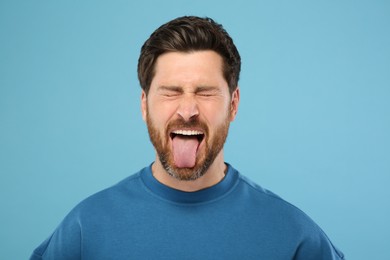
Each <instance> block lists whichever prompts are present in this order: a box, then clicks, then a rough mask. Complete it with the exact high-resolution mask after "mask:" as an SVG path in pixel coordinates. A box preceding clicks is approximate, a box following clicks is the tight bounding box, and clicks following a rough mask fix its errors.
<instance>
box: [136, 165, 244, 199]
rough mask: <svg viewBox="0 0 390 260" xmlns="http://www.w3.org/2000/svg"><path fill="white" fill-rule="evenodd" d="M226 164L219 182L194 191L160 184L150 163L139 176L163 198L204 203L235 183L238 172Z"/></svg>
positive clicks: (225, 191) (148, 187)
mask: <svg viewBox="0 0 390 260" xmlns="http://www.w3.org/2000/svg"><path fill="white" fill-rule="evenodd" d="M226 165H227V171H226V174H225V177H224V178H223V179H222V180H221V181H220V182H219V183H217V184H215V185H214V186H211V187H209V188H206V189H203V190H199V191H195V192H186V191H181V190H176V189H173V188H171V187H168V186H166V185H164V184H162V183H161V182H159V181H158V180H157V179H156V178H155V177H154V176H153V174H152V166H151V165H150V166H149V167H145V168H144V169H142V170H141V174H140V176H141V179H142V181H143V183H144V184H145V186H146V188H147V189H148V190H150V191H151V192H152V193H154V194H155V195H157V196H158V197H161V198H163V199H165V200H169V201H172V202H176V203H185V204H192V203H204V202H208V201H212V200H216V199H218V198H220V197H222V196H223V195H225V194H227V193H228V192H229V191H230V190H231V189H233V187H234V186H235V185H236V183H237V181H238V172H237V171H236V170H235V169H234V168H233V167H232V166H230V165H229V164H226Z"/></svg>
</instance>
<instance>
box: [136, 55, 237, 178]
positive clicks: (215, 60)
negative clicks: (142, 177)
mask: <svg viewBox="0 0 390 260" xmlns="http://www.w3.org/2000/svg"><path fill="white" fill-rule="evenodd" d="M222 62H223V61H222V57H221V56H220V55H219V54H217V53H216V52H214V51H195V52H190V53H183V52H170V53H166V54H163V55H161V56H160V57H159V58H158V59H157V62H156V67H155V76H154V78H153V80H152V82H151V86H150V90H149V93H148V95H147V96H146V94H145V93H144V92H143V94H142V112H143V118H144V120H146V122H147V126H148V131H149V135H150V139H151V141H152V143H153V145H154V147H155V149H156V152H157V155H158V157H159V160H160V162H161V164H162V166H163V167H164V169H165V171H167V172H168V173H169V174H170V175H171V176H173V177H175V178H177V179H179V180H195V179H197V178H199V177H201V176H202V175H203V174H204V173H205V172H206V171H207V169H208V168H209V166H210V165H211V164H212V163H213V162H214V160H215V158H216V157H217V156H218V155H219V154H220V153H221V151H222V148H223V145H224V143H225V140H226V137H227V134H228V129H229V124H230V121H232V120H233V119H234V117H235V115H236V112H237V106H238V98H239V93H238V89H237V90H236V91H235V92H234V93H233V95H230V93H229V88H228V85H227V82H226V80H225V79H224V77H223V74H222V66H223V63H222ZM232 97H233V98H232Z"/></svg>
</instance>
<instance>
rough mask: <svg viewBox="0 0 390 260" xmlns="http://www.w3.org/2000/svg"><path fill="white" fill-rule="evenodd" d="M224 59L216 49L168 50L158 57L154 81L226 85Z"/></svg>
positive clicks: (179, 83)
mask: <svg viewBox="0 0 390 260" xmlns="http://www.w3.org/2000/svg"><path fill="white" fill-rule="evenodd" d="M222 68H223V59H222V57H221V56H220V55H219V54H218V53H216V52H215V51H211V50H206V51H194V52H168V53H164V54H162V55H161V56H159V57H158V59H157V61H156V67H155V75H154V78H153V80H152V86H153V85H154V84H153V83H158V84H159V85H160V84H176V85H183V84H190V83H194V84H195V83H196V84H212V85H221V84H222V85H225V84H227V83H226V80H225V79H224V77H223V69H222Z"/></svg>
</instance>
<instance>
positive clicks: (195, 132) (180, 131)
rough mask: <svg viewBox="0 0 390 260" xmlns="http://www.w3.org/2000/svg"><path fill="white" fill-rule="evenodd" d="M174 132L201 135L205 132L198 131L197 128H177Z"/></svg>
mask: <svg viewBox="0 0 390 260" xmlns="http://www.w3.org/2000/svg"><path fill="white" fill-rule="evenodd" d="M173 133H174V134H178V135H201V134H203V133H202V132H200V131H196V130H175V131H173Z"/></svg>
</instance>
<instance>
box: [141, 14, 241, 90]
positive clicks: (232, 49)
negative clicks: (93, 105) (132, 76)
mask: <svg viewBox="0 0 390 260" xmlns="http://www.w3.org/2000/svg"><path fill="white" fill-rule="evenodd" d="M202 50H212V51H215V52H216V53H218V54H219V55H221V57H222V58H223V69H222V70H223V71H222V72H223V76H224V78H225V80H226V82H227V83H228V86H229V91H230V93H233V91H234V90H235V89H236V88H237V86H238V79H239V76H240V69H241V58H240V54H239V53H238V50H237V48H236V46H235V45H234V43H233V40H232V38H231V37H230V36H229V34H228V33H227V32H226V31H225V29H224V28H223V27H222V25H221V24H218V23H216V22H214V20H213V19H211V18H208V17H206V18H200V17H196V16H183V17H179V18H176V19H174V20H172V21H170V22H168V23H166V24H163V25H162V26H160V27H159V28H158V29H157V30H156V31H154V32H153V33H152V34H151V35H150V37H149V39H148V40H147V41H146V42H145V43H144V45H143V46H142V48H141V54H140V57H139V59H138V79H139V82H140V84H141V88H142V89H143V90H144V91H145V93H146V95H147V94H148V92H149V88H150V84H151V82H152V80H153V77H154V75H155V65H156V61H157V58H158V57H159V56H160V55H162V54H164V53H167V52H194V51H202Z"/></svg>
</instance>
